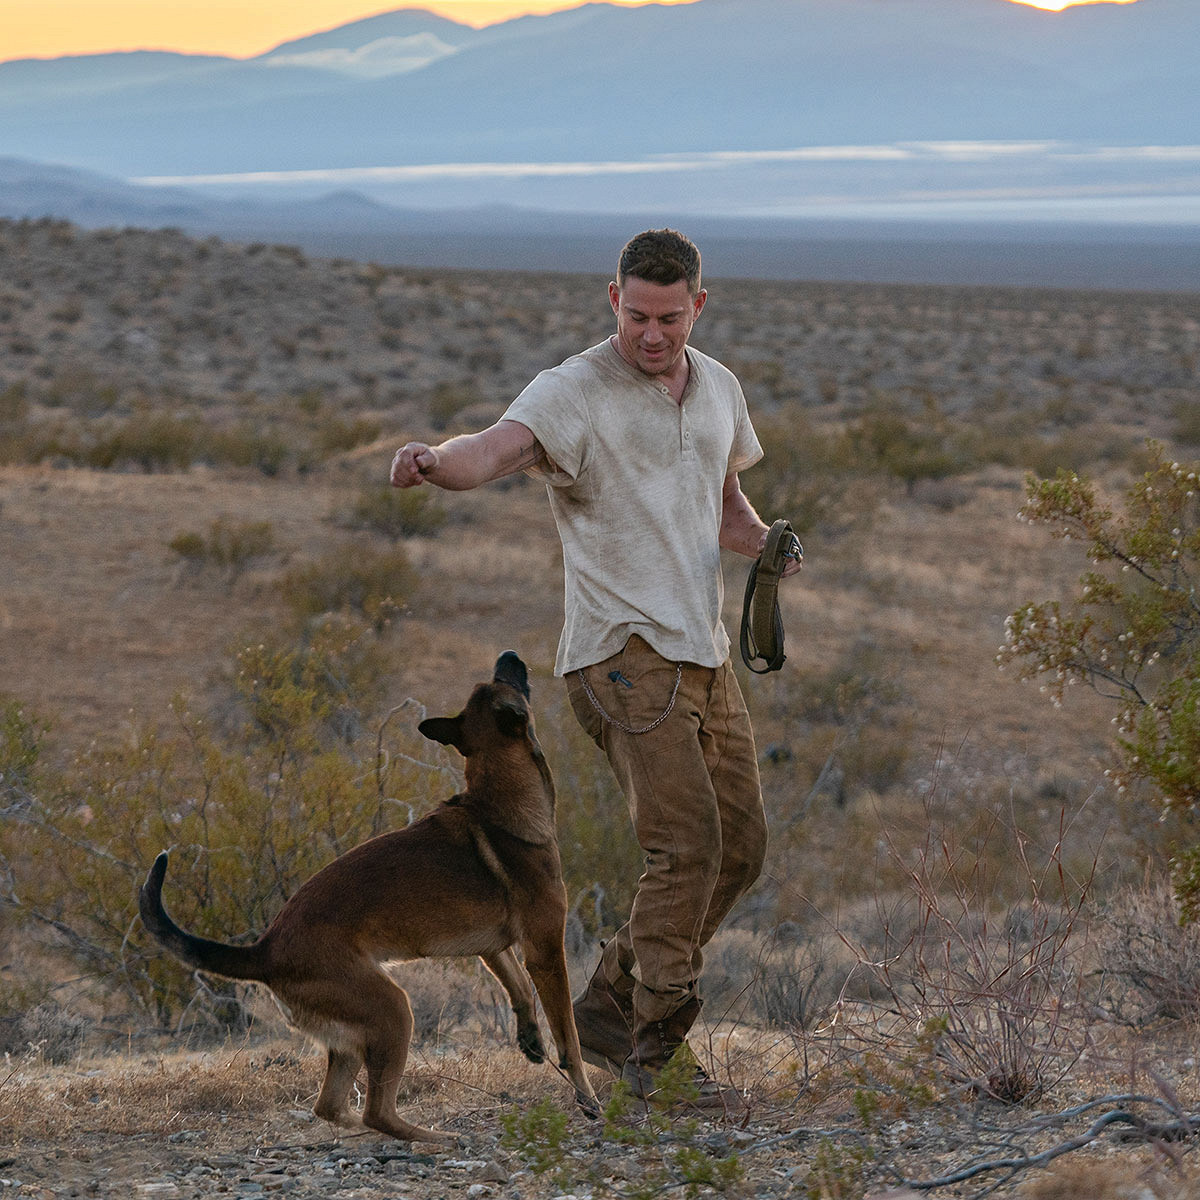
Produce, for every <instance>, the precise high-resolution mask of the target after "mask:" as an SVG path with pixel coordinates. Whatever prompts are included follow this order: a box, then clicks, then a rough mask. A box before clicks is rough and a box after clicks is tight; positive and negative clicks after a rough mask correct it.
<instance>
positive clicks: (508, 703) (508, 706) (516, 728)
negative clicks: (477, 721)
mask: <svg viewBox="0 0 1200 1200" xmlns="http://www.w3.org/2000/svg"><path fill="white" fill-rule="evenodd" d="M492 712H493V713H494V714H495V716H496V728H497V729H499V730H500V732H501V733H503V734H504V735H505V736H506V737H522V736H524V733H525V729H526V727H527V726H528V724H529V710H528V709H527V708H526V707H525V705H523V704H521V703H520V702H519V701H517V700H509V699H508V698H506V697H504V696H498V697H496V699H494V700H493V701H492Z"/></svg>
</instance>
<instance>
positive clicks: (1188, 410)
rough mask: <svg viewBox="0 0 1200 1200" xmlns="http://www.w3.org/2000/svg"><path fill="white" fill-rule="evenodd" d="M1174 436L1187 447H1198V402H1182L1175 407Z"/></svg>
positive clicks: (1199, 444) (1199, 432)
mask: <svg viewBox="0 0 1200 1200" xmlns="http://www.w3.org/2000/svg"><path fill="white" fill-rule="evenodd" d="M1175 436H1176V437H1177V438H1178V439H1179V440H1180V441H1181V442H1183V443H1184V444H1185V445H1188V446H1200V400H1183V401H1180V403H1179V404H1178V405H1176V407H1175Z"/></svg>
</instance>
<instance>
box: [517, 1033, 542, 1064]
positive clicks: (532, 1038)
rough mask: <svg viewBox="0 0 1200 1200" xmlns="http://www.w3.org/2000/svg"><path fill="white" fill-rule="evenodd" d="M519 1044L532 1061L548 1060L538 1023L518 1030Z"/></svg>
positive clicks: (523, 1052)
mask: <svg viewBox="0 0 1200 1200" xmlns="http://www.w3.org/2000/svg"><path fill="white" fill-rule="evenodd" d="M517 1045H518V1046H519V1047H520V1048H521V1053H522V1054H523V1055H525V1057H526V1058H527V1059H529V1061H530V1062H534V1063H543V1062H545V1061H546V1047H545V1044H544V1043H543V1042H542V1035H541V1033H540V1032H539V1031H538V1028H537V1026H536V1025H534V1026H531V1027H529V1028H527V1029H518V1030H517Z"/></svg>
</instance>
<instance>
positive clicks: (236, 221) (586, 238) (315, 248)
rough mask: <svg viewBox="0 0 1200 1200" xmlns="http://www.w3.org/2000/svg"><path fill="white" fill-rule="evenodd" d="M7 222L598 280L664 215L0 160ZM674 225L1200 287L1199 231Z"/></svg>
mask: <svg viewBox="0 0 1200 1200" xmlns="http://www.w3.org/2000/svg"><path fill="white" fill-rule="evenodd" d="M5 217H7V218H12V219H18V220H21V219H25V220H37V219H40V218H43V217H53V218H58V219H65V220H69V221H72V222H74V223H76V224H77V225H80V226H82V227H84V228H89V229H98V228H103V227H110V228H111V227H115V228H122V227H138V228H146V229H165V228H177V229H180V230H183V231H185V232H187V233H190V234H197V235H209V234H216V235H218V236H221V237H225V238H229V239H232V240H235V241H242V242H272V243H277V242H286V243H290V244H295V245H297V246H299V247H302V248H303V249H304V250H306V251H308V252H309V253H312V254H318V255H329V256H336V257H343V258H352V259H357V260H360V261H369V262H377V263H383V264H400V265H410V266H427V267H452V268H457V269H498V270H537V271H557V272H587V273H592V272H594V273H597V274H604V275H608V274H609V273H610V272H611V269H612V259H613V255H614V253H615V251H616V249H617V247H619V246H620V245H621V244H622V243H623V242H624V240H625V239H626V238H628V237H629V236H630V234H631V233H633V232H636V230H637V229H640V228H644V227H646V226H647V225H650V224H653V223H661V222H662V220H663V219H664V218H663V214H662V213H661V212H659V213H653V214H650V213H645V212H640V213H639V212H636V211H630V212H626V213H611V214H604V215H597V214H579V213H562V212H559V213H554V212H545V211H538V210H535V209H520V208H512V207H500V206H483V205H481V206H478V207H476V208H472V209H456V210H450V211H439V210H436V209H413V208H398V207H394V206H391V205H386V204H380V203H376V202H374V201H372V200H371V199H369V198H367V197H364V196H363V195H361V194H359V193H357V192H354V191H332V192H328V193H324V194H320V195H315V196H313V197H311V198H306V199H291V200H277V201H267V200H262V199H240V200H238V199H227V198H221V197H216V196H212V195H208V194H206V193H205V192H203V191H196V190H191V189H188V188H182V187H149V186H143V185H137V184H131V183H128V182H126V181H124V180H120V179H115V178H113V177H111V176H106V175H101V174H99V173H97V172H91V171H79V170H75V169H73V168H70V167H50V166H45V165H42V164H39V163H29V162H25V161H23V160H19V159H2V158H0V218H5ZM676 223H677V224H682V226H683V227H684V228H685V229H686V230H687V231H688V232H689V233H690V234H692V235H693V236H694V237H695V238H696V239H697V240H698V241H699V242H700V243H701V246H702V249H703V252H704V261H705V270H706V273H708V274H709V275H710V276H711V277H716V276H724V277H727V278H728V277H740V278H747V279H754V278H760V279H809V280H812V279H823V280H845V281H861V282H888V283H958V284H1009V285H1020V286H1040V287H1082V288H1116V289H1122V290H1128V289H1137V290H1154V291H1160V290H1161V291H1196V292H1200V228H1188V227H1181V228H1172V227H1160V226H1153V225H1148V226H1141V227H1139V226H1116V225H1092V226H1076V227H1070V226H1064V225H1063V224H1062V223H1048V222H1047V223H1040V224H1039V223H1029V222H1025V223H1021V224H1013V223H1009V224H1004V223H998V222H991V223H981V222H971V223H965V222H958V223H955V222H946V221H940V222H932V221H923V222H917V221H870V220H862V219H859V220H853V221H834V220H812V219H807V220H770V219H758V220H750V219H734V218H721V217H702V216H696V215H692V216H690V217H688V218H687V219H686V220H683V221H679V222H676Z"/></svg>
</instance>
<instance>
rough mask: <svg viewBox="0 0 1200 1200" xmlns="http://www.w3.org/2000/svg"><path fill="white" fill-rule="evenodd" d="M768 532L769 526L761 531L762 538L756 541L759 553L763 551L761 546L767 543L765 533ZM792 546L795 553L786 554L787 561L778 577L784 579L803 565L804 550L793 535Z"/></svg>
mask: <svg viewBox="0 0 1200 1200" xmlns="http://www.w3.org/2000/svg"><path fill="white" fill-rule="evenodd" d="M770 532H771V531H770V529H769V528H768V529H765V530H764V531H763V535H762V540H761V541H760V542H759V543H758V553H759V554H761V553H762V552H763V547H764V546H765V545H766V544H767V535H768V534H769V533H770ZM792 546H793V548H794V549H795V552H796V553H795V554H794V555H792V554H789V555H788V557H787V562H786V563H785V565H784V568H783V570H782V571H780V573H779V578H780V579H786V578H787V577H788V576H789V575H795V574H796V572H797V571H799V570H800V569H801V568H802V567H803V566H804V551H803V550H802V549H800V542H799V540H798V539H797V538H796V537H795V536H794V535H793V537H792Z"/></svg>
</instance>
